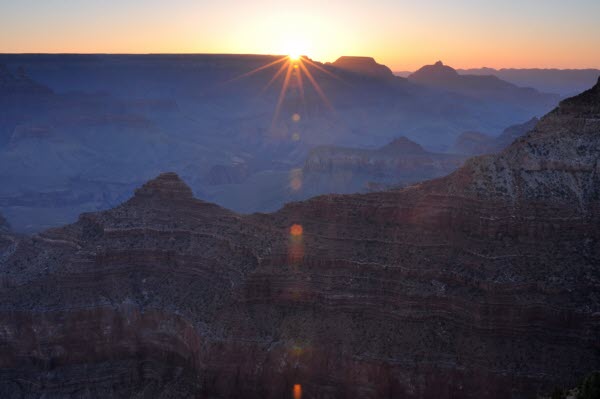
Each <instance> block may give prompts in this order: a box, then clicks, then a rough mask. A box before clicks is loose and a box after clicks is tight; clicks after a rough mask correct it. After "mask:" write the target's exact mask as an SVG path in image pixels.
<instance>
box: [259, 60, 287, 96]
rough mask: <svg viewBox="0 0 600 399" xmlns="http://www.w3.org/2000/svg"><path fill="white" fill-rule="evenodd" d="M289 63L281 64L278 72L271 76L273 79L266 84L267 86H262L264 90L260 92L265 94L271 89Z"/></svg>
mask: <svg viewBox="0 0 600 399" xmlns="http://www.w3.org/2000/svg"><path fill="white" fill-rule="evenodd" d="M288 62H289V61H288ZM287 65H288V64H287V63H285V64H281V66H280V67H279V70H278V71H277V73H276V74H275V75H274V76H273V77H272V78H271V80H269V82H268V83H267V84H266V85H265V87H263V88H262V90H261V91H260V94H263V93H264V92H266V91H267V90H268V89H269V87H271V85H272V84H273V82H275V81H276V80H277V78H278V77H279V76H280V75H281V74H282V73H283V71H285V67H286V66H287Z"/></svg>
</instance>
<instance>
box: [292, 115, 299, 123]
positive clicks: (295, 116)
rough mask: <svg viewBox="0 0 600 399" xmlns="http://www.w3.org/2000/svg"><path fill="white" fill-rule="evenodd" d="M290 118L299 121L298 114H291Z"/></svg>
mask: <svg viewBox="0 0 600 399" xmlns="http://www.w3.org/2000/svg"><path fill="white" fill-rule="evenodd" d="M292 120H293V121H294V122H299V121H300V114H294V115H292Z"/></svg>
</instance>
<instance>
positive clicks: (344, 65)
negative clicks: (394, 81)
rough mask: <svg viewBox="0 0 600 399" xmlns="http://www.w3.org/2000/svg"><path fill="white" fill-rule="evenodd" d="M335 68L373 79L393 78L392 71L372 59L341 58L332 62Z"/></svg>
mask: <svg viewBox="0 0 600 399" xmlns="http://www.w3.org/2000/svg"><path fill="white" fill-rule="evenodd" d="M331 65H333V66H334V67H336V68H340V69H343V70H346V71H350V72H355V73H360V74H362V75H366V76H369V77H373V78H384V79H390V78H394V74H393V73H392V70H391V69H390V68H388V67H387V66H385V65H382V64H378V63H377V62H376V61H375V59H374V58H372V57H354V56H342V57H340V58H338V59H337V60H335V62H332V63H331Z"/></svg>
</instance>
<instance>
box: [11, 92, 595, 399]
mask: <svg viewBox="0 0 600 399" xmlns="http://www.w3.org/2000/svg"><path fill="white" fill-rule="evenodd" d="M599 121H600V82H599V84H598V85H596V86H595V87H594V88H593V89H592V90H590V91H587V92H585V93H583V94H581V95H579V96H577V97H575V98H572V99H569V100H566V101H563V102H562V103H561V105H560V106H559V107H558V108H557V109H555V110H554V111H553V112H551V113H550V114H548V115H547V116H545V117H544V118H542V119H541V121H540V122H539V123H538V124H537V125H536V127H535V129H533V130H532V131H531V132H530V133H528V134H527V135H525V136H524V137H522V138H520V139H518V140H517V141H516V142H515V143H513V144H512V145H511V146H510V147H508V148H507V149H506V150H504V151H503V152H501V153H500V154H498V155H488V156H483V157H478V158H474V159H471V160H470V161H468V162H467V164H466V165H465V166H464V167H462V168H461V169H459V170H457V171H456V172H454V173H453V174H451V175H450V176H447V177H445V178H440V179H437V180H431V181H428V182H425V183H422V184H419V185H416V186H411V187H408V188H405V189H402V190H397V191H386V192H379V193H371V194H364V195H328V196H321V197H316V198H313V199H311V200H308V201H304V202H298V203H290V204H288V205H286V206H285V207H284V208H283V209H281V210H280V211H278V212H276V213H273V214H254V215H246V216H242V215H237V214H235V213H233V212H230V211H227V210H225V209H223V208H220V207H218V206H216V205H213V204H209V203H206V202H203V201H200V200H197V199H195V198H194V197H193V196H192V193H191V190H190V189H189V188H188V187H187V186H186V184H185V183H183V182H182V181H181V180H180V179H179V178H178V176H177V175H175V174H172V173H169V174H163V175H160V176H159V177H158V178H156V179H154V180H152V181H150V182H149V183H147V184H146V185H144V186H143V187H142V188H140V189H139V190H137V191H136V192H135V195H134V196H133V198H131V199H130V200H129V201H127V202H125V203H124V204H122V205H121V206H119V207H117V208H115V209H112V210H109V211H105V212H99V213H88V214H83V215H82V216H81V217H80V219H79V221H78V222H77V223H75V224H72V225H68V226H65V227H62V228H57V229H52V230H48V231H46V232H44V233H41V234H39V235H35V236H32V237H25V238H18V239H16V240H17V241H18V244H17V245H16V247H14V248H13V249H12V250H11V251H9V252H10V253H9V254H8V256H4V257H3V258H2V259H1V261H0V276H1V280H0V281H2V285H1V286H0V287H1V288H0V320H1V323H0V325H1V326H2V329H0V396H2V397H41V396H42V395H44V396H45V397H49V396H51V397H73V396H76V397H142V396H145V397H164V398H167V397H189V398H192V397H202V398H209V397H210V398H279V397H293V396H292V395H293V394H297V393H298V392H299V391H301V393H302V395H303V396H302V397H303V398H400V397H402V398H515V399H516V398H531V397H535V396H536V395H537V394H538V393H546V392H549V391H550V390H551V389H552V387H554V386H574V385H575V384H576V383H577V382H578V379H579V378H580V377H582V376H583V375H584V374H586V373H587V372H589V371H591V370H593V369H597V368H598V367H600V352H599V351H598V337H599V336H600V316H599V315H600V268H599V267H598V265H599V264H600V229H598V226H599V225H600V181H599V179H600V170H599V169H598V168H599V165H600V122H599Z"/></svg>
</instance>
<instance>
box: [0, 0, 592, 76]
mask: <svg viewBox="0 0 600 399" xmlns="http://www.w3.org/2000/svg"><path fill="white" fill-rule="evenodd" d="M599 20H600V0H568V1H567V0H519V1H501V0H487V1H481V0H454V1H451V0H449V1H427V0H422V1H418V0H417V1H415V0H410V1H404V0H395V1H392V0H371V1H352V0H346V1H338V0H318V1H313V0H304V1H302V0H299V1H294V2H291V1H289V2H288V1H266V0H265V1H234V0H220V1H203V0H169V1H167V0H161V1H159V0H118V1H117V0H0V52H3V53H23V52H51V53H54V52H78V53H149V52H151V53H260V54H288V53H290V52H296V51H299V52H301V53H303V54H307V55H309V56H310V57H312V58H313V59H316V60H319V61H333V60H335V59H336V58H337V57H339V56H341V55H369V56H373V57H375V58H376V59H377V61H379V62H381V63H384V64H386V65H388V66H390V67H391V68H392V69H393V70H397V71H400V70H414V69H416V68H419V67H420V66H422V65H424V64H431V63H433V62H435V61H437V60H438V59H441V60H443V61H444V63H446V64H448V65H452V66H454V67H456V68H468V67H480V66H489V67H496V68H500V67H522V68H525V67H543V68H550V67H556V68H586V67H589V68H600V22H599Z"/></svg>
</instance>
